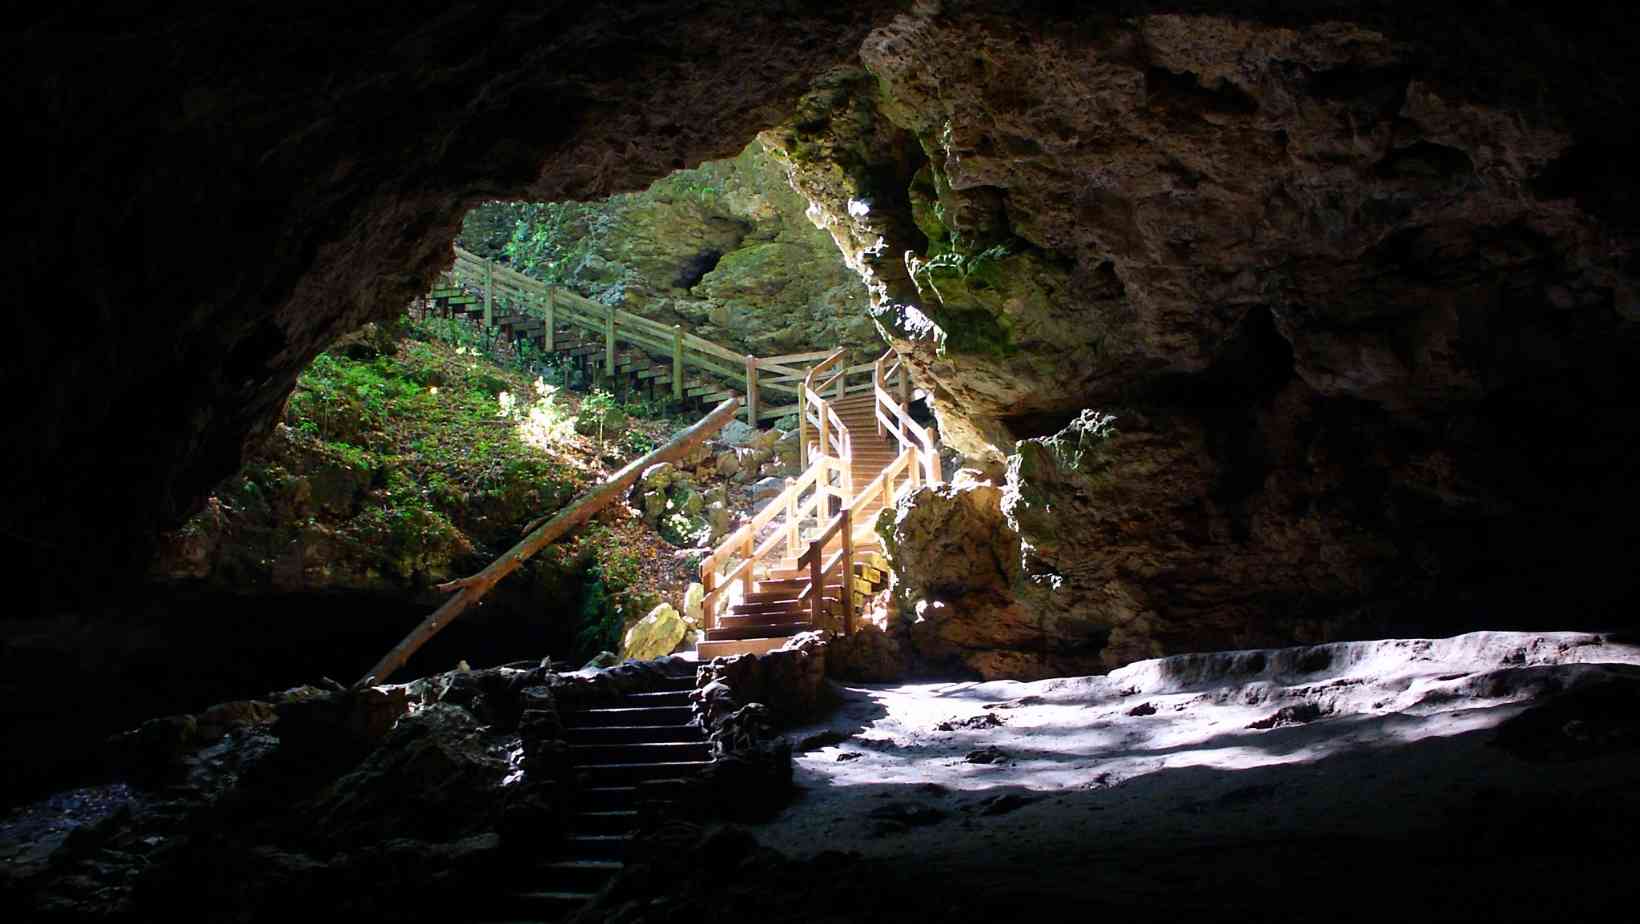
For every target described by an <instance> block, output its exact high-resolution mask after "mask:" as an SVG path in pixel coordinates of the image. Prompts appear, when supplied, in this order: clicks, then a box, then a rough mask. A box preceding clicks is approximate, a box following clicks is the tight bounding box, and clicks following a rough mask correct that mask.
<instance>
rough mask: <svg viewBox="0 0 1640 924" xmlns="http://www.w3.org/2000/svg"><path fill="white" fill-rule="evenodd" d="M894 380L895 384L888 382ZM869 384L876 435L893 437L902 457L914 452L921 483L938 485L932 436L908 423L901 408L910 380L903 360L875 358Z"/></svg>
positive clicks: (937, 459)
mask: <svg viewBox="0 0 1640 924" xmlns="http://www.w3.org/2000/svg"><path fill="white" fill-rule="evenodd" d="M891 359H892V361H893V362H892V364H890V360H891ZM885 367H886V368H885ZM896 376H897V381H891V379H894V378H895V377H896ZM871 384H872V391H873V393H874V394H875V395H876V398H875V407H874V409H873V414H874V416H875V417H876V418H877V433H878V435H883V434H886V433H892V434H894V439H895V440H897V441H898V442H899V444H900V447H901V448H900V451H901V452H902V453H904V452H907V451H910V452H914V453H916V454H917V456H918V457H919V458H920V460H921V462H922V475H923V478H924V479H926V480H927V481H928V482H929V483H930V484H934V483H937V482H939V481H942V480H943V479H942V478H941V476H940V455H939V450H938V448H937V447H935V445H934V437H933V435H932V434H930V433H929V432H928V428H927V427H924V426H922V425H921V424H919V423H917V422H916V421H915V420H912V419H911V413H910V411H908V410H906V408H905V402H906V401H908V400H910V392H911V378H910V376H909V374H908V370H907V369H906V367H905V362H904V360H902V359H900V357H899V356H898V355H897V354H896V353H895V352H894V351H893V350H889V351H887V352H885V353H884V354H883V355H882V356H879V357H877V362H876V363H874V364H873V370H872V382H871ZM891 386H897V390H898V392H899V394H898V395H896V394H895V393H894V392H893V391H890V390H889V389H890V387H891Z"/></svg>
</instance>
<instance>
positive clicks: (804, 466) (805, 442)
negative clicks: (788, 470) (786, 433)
mask: <svg viewBox="0 0 1640 924" xmlns="http://www.w3.org/2000/svg"><path fill="white" fill-rule="evenodd" d="M797 467H798V468H799V469H801V470H803V471H805V472H806V471H808V470H809V389H808V386H807V385H806V384H805V383H803V382H799V383H797Z"/></svg>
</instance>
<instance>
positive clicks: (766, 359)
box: [759, 348, 837, 368]
mask: <svg viewBox="0 0 1640 924" xmlns="http://www.w3.org/2000/svg"><path fill="white" fill-rule="evenodd" d="M835 352H837V350H836V349H835V348H833V349H830V350H811V351H809V352H807V353H782V354H781V355H779V356H763V357H759V362H760V363H761V364H762V365H763V367H764V368H768V367H769V365H770V364H771V363H774V364H777V365H789V364H791V363H807V362H814V361H816V360H821V359H825V358H826V357H827V356H830V355H831V354H833V353H835Z"/></svg>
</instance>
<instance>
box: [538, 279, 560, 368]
mask: <svg viewBox="0 0 1640 924" xmlns="http://www.w3.org/2000/svg"><path fill="white" fill-rule="evenodd" d="M546 307H547V336H546V337H544V338H543V339H542V341H541V345H542V348H543V349H545V350H546V351H547V352H548V353H553V352H556V348H557V346H558V342H557V336H558V335H557V327H558V290H557V289H555V288H549V289H547V306H546Z"/></svg>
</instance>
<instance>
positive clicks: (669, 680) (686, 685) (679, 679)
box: [650, 670, 695, 690]
mask: <svg viewBox="0 0 1640 924" xmlns="http://www.w3.org/2000/svg"><path fill="white" fill-rule="evenodd" d="M650 686H652V687H654V688H655V689H656V690H693V689H694V688H695V672H694V671H693V670H691V671H690V672H689V673H687V674H676V675H673V676H670V677H661V678H659V679H657V680H655V681H653V682H652V683H651V684H650Z"/></svg>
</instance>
